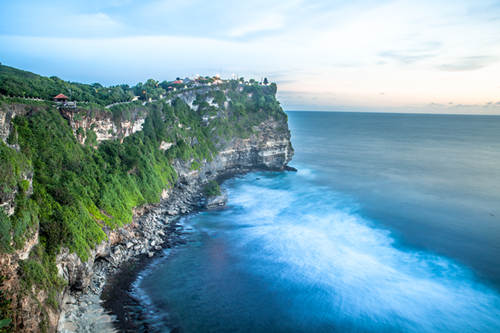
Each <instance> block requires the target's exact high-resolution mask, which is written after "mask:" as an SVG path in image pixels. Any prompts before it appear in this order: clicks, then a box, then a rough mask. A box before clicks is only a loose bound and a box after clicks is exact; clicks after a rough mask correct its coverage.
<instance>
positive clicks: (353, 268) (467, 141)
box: [132, 112, 500, 332]
mask: <svg viewBox="0 0 500 333" xmlns="http://www.w3.org/2000/svg"><path fill="white" fill-rule="evenodd" d="M288 115H289V125H290V128H291V132H292V143H293V146H294V148H295V156H294V159H293V160H292V162H291V163H290V165H292V166H294V167H296V168H297V169H298V172H296V173H295V172H255V173H250V174H247V175H245V176H241V177H236V178H233V179H229V180H227V181H225V182H224V184H223V185H222V187H223V188H224V190H225V191H227V193H228V196H229V201H228V205H227V207H226V208H225V209H222V210H212V211H205V212H200V213H197V214H192V215H189V216H187V217H184V218H182V220H181V221H180V225H181V226H182V228H183V238H184V239H185V244H182V245H179V246H176V247H174V248H172V249H168V250H166V251H167V252H166V253H165V254H166V255H165V256H164V257H162V258H159V259H156V260H154V261H153V262H152V263H151V264H150V265H148V267H147V268H146V269H145V270H144V271H142V272H141V273H140V274H139V277H138V279H137V280H136V282H135V283H134V285H133V290H132V293H133V294H134V296H135V297H137V298H138V299H140V300H141V304H142V307H143V308H144V309H145V311H144V312H145V317H144V320H145V321H146V322H147V323H148V325H149V327H150V329H151V330H153V331H159V332H169V331H172V330H173V331H182V332H437V331H439V332H499V331H500V117H495V116H458V115H414V114H382V113H340V112H328V113H327V112H288Z"/></svg>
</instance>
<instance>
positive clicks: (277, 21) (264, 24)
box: [228, 14, 285, 37]
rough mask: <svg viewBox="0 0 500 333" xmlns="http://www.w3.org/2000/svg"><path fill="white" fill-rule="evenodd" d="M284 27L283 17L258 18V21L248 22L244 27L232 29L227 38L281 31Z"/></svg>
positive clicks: (277, 15) (276, 15)
mask: <svg viewBox="0 0 500 333" xmlns="http://www.w3.org/2000/svg"><path fill="white" fill-rule="evenodd" d="M284 26H285V18H284V17H283V15H279V14H271V15H267V16H265V17H262V18H260V19H259V20H258V21H254V22H250V23H247V24H244V25H240V26H237V27H235V28H232V29H231V30H230V31H229V33H228V36H230V37H244V36H247V35H250V34H255V33H258V32H264V31H267V32H269V31H274V30H278V29H281V28H283V27H284Z"/></svg>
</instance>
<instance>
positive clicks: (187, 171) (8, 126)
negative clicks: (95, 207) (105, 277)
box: [0, 88, 293, 332]
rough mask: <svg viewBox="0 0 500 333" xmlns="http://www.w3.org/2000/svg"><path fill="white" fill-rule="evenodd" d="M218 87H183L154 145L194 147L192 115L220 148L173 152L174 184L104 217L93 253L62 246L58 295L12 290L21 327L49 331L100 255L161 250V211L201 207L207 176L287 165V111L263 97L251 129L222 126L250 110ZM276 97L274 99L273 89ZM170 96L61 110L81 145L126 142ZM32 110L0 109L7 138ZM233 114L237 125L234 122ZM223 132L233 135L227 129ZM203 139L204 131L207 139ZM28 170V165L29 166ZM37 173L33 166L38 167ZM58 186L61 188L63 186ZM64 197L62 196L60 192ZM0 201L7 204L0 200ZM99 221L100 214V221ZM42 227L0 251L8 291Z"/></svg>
mask: <svg viewBox="0 0 500 333" xmlns="http://www.w3.org/2000/svg"><path fill="white" fill-rule="evenodd" d="M217 89H218V91H219V92H222V94H223V98H221V96H220V95H219V96H218V101H217V102H215V99H214V97H213V95H214V93H213V89H212V90H210V89H205V90H204V91H201V92H198V93H193V92H192V91H188V92H186V93H185V94H183V93H181V94H178V95H177V96H176V97H179V100H181V101H183V102H184V103H185V104H186V105H188V107H189V108H187V109H185V110H184V109H182V108H184V106H182V108H181V109H182V110H183V111H182V112H181V113H180V115H179V114H173V113H167V112H163V113H162V117H163V118H162V119H160V120H161V121H165V122H166V123H167V122H168V124H169V125H168V127H167V129H166V130H167V131H169V132H171V133H173V134H171V135H169V136H166V137H165V138H164V139H162V140H161V141H158V145H157V146H156V147H157V148H156V149H158V150H159V151H161V152H162V153H163V154H167V153H168V152H169V151H170V150H173V149H175V148H176V147H178V146H179V145H187V146H188V147H196V146H197V144H198V142H199V141H200V140H201V138H200V137H199V136H198V135H200V134H197V132H195V131H194V129H191V125H189V123H188V121H189V119H197V120H195V121H197V122H199V123H200V124H202V125H200V126H202V127H198V131H199V128H205V130H204V132H203V133H211V134H210V137H209V138H208V139H209V140H211V141H212V142H213V145H214V146H215V147H216V153H215V154H213V155H212V156H210V158H206V157H203V158H201V157H199V156H200V155H198V157H194V156H191V157H187V158H185V157H179V156H178V155H173V156H174V157H173V159H172V160H171V163H172V166H173V168H174V170H175V173H176V175H177V177H176V180H175V183H173V184H171V186H167V187H165V188H164V189H163V191H162V193H161V201H160V203H156V204H146V205H142V206H140V207H136V208H135V209H134V218H133V221H132V223H129V224H126V225H125V226H123V227H121V228H110V227H108V226H105V225H104V223H103V228H102V229H103V231H104V232H105V233H106V239H105V240H104V241H102V242H100V243H99V244H97V246H95V247H94V248H92V249H91V250H90V252H89V254H88V259H86V260H82V257H81V256H79V255H77V253H75V252H73V251H70V250H69V249H68V248H66V247H64V246H63V247H61V248H60V250H59V252H58V254H57V256H56V258H55V264H56V266H57V271H58V275H59V277H61V278H62V279H63V280H64V281H65V287H64V288H63V291H62V292H59V293H57V294H56V295H53V294H52V295H49V292H47V291H46V290H42V289H39V288H37V287H35V286H32V287H31V290H29V292H28V295H25V296H23V297H22V298H16V297H13V304H15V306H16V310H15V316H14V318H15V328H16V330H19V331H26V332H27V331H37V330H39V329H40V326H39V325H38V322H39V321H41V320H42V319H43V320H44V321H45V322H46V325H45V326H44V327H45V328H46V329H48V330H49V331H55V330H56V327H57V324H58V320H59V314H60V311H61V305H62V304H64V297H67V296H68V295H70V294H71V292H72V291H75V290H78V291H86V290H88V288H89V285H91V279H92V277H93V274H94V271H95V270H96V267H97V266H99V265H102V263H103V262H107V263H110V264H111V265H113V266H118V265H119V264H120V263H121V262H123V261H125V260H128V259H129V258H131V257H133V256H137V255H140V254H148V253H152V251H155V250H158V249H159V248H160V247H159V246H160V245H161V244H162V243H163V242H165V239H166V238H165V233H166V231H165V228H166V226H167V224H168V219H164V218H158V216H172V215H177V214H183V213H187V212H189V211H190V210H192V209H193V208H196V207H201V206H202V202H203V195H202V193H201V190H200V189H201V187H202V186H203V184H205V183H206V182H208V181H209V180H213V179H220V178H222V177H227V176H230V175H232V174H235V173H242V172H248V171H251V170H262V169H263V170H283V169H284V168H285V167H286V165H287V163H288V162H289V161H290V160H291V158H292V156H293V148H292V145H291V142H290V131H289V129H288V124H287V118H286V115H285V114H284V113H283V111H280V110H281V109H280V108H279V104H277V105H278V109H277V111H274V113H273V112H270V111H268V110H266V108H265V104H262V106H259V101H257V102H255V104H252V105H255V108H256V111H255V112H256V113H258V115H259V116H258V118H255V119H259V121H257V122H255V121H254V123H252V124H251V126H250V127H251V128H245V130H248V133H249V134H248V135H240V133H238V132H235V131H234V130H232V132H231V131H230V130H226V132H224V126H227V125H224V124H225V123H228V122H229V125H230V126H234V127H237V126H242V124H245V123H244V121H245V119H247V118H245V117H247V116H245V114H244V113H242V111H241V106H238V104H237V103H236V102H235V103H234V104H231V96H230V94H231V93H233V95H232V97H233V98H236V97H239V96H238V95H234V91H233V92H232V91H231V90H230V89H229V88H227V89H226V90H224V88H217ZM236 91H238V90H236ZM241 98H242V99H241V101H244V99H246V98H252V96H249V95H248V94H246V93H245V94H244V97H241ZM272 98H273V99H274V96H273V97H272ZM172 103H173V101H161V102H159V104H154V105H151V106H145V107H144V106H143V105H141V104H133V105H130V106H129V107H127V109H126V110H125V111H126V114H125V116H124V112H121V113H120V114H119V116H117V113H116V112H115V113H113V110H111V111H109V112H108V111H107V110H102V109H101V110H66V109H61V110H59V112H60V113H61V114H62V116H63V117H64V118H65V119H66V121H67V122H68V123H69V125H70V127H71V131H72V132H73V135H74V137H75V138H76V139H77V141H78V142H79V143H80V144H82V145H84V144H87V145H90V146H92V147H94V148H97V147H98V146H99V144H100V143H102V142H105V141H109V140H115V141H118V142H123V140H124V139H125V138H127V137H128V136H131V135H132V134H134V133H137V132H140V131H141V130H143V129H144V127H145V126H152V125H151V121H150V122H149V125H148V120H147V119H148V117H149V116H150V112H151V111H150V110H154V108H156V107H159V108H161V107H162V105H163V106H164V107H166V106H165V105H170V104H172ZM252 103H253V102H252ZM274 105H276V104H274ZM33 112H34V113H36V112H37V108H34V107H31V106H22V105H17V106H9V107H5V106H4V107H3V108H0V135H1V138H2V140H3V141H4V142H7V138H8V137H9V136H11V133H12V123H11V120H12V119H13V118H14V117H15V116H16V115H20V116H29V114H30V113H33ZM169 117H173V118H169ZM156 121H159V120H156ZM233 121H234V124H233V123H231V122H233ZM224 122H225V123H224ZM221 124H222V125H221ZM223 125H224V126H223ZM203 126H204V127H203ZM92 133H94V134H95V136H94V135H92ZM224 133H233V134H232V135H229V136H228V135H227V134H226V135H224ZM203 135H205V134H203ZM206 139H207V138H206V137H205V138H204V140H206ZM73 140H74V139H73ZM89 140H91V142H89ZM9 147H11V149H14V150H15V149H19V146H18V145H17V143H16V144H12V145H10V146H9ZM189 149H191V148H189ZM28 170H31V169H30V168H28ZM135 170H136V169H135V167H132V168H131V169H130V170H129V171H127V172H128V173H129V174H134V172H136V171H135ZM34 172H35V173H36V169H35V170H34ZM23 177H24V178H25V179H29V191H28V192H29V193H27V195H28V196H29V195H31V192H32V186H31V179H32V177H33V173H32V172H31V173H26V174H23ZM55 193H56V194H58V192H55ZM14 196H15V193H14V195H13V196H12V197H10V199H9V203H8V205H9V207H10V208H9V209H10V210H11V211H12V210H13V209H14V207H13V202H14V201H13V197H14ZM61 196H62V197H63V198H65V197H64V195H63V194H61ZM0 204H5V203H3V202H0ZM151 212H155V214H156V215H154V216H156V217H154V218H153V217H151V215H150V213H151ZM101 214H102V215H104V216H105V215H106V214H107V213H106V212H105V211H104V210H103V209H101ZM148 216H150V217H148ZM101 222H102V221H99V223H101ZM37 228H38V225H35V227H34V228H33V232H32V233H31V234H30V235H28V236H27V237H26V242H25V243H24V246H23V247H22V248H21V249H18V250H15V251H14V252H11V253H9V254H3V255H1V256H0V265H1V266H2V268H3V270H2V274H3V275H6V276H9V277H10V279H9V283H8V284H6V285H5V286H4V289H7V291H9V290H10V291H11V293H12V292H14V293H15V291H16V283H19V281H18V280H19V277H18V276H17V274H16V272H15V270H16V269H17V268H16V267H18V263H19V262H21V261H23V260H24V259H26V258H27V257H28V256H29V255H30V252H33V251H32V249H33V248H34V247H36V244H37V243H38V242H39V239H38V229H37ZM14 296H15V295H14ZM30 297H31V298H30ZM49 299H51V301H50V302H48V300H49ZM49 303H50V304H49ZM47 304H48V305H47ZM63 317H64V318H63V321H66V322H68V320H69V319H68V317H67V316H63ZM70 327H71V325H70ZM65 328H68V326H66V327H65Z"/></svg>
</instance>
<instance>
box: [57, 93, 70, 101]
mask: <svg viewBox="0 0 500 333" xmlns="http://www.w3.org/2000/svg"><path fill="white" fill-rule="evenodd" d="M67 100H68V96H66V95H63V94H59V95H57V96H55V97H54V101H56V102H64V101H67Z"/></svg>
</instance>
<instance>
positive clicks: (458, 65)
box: [437, 56, 500, 71]
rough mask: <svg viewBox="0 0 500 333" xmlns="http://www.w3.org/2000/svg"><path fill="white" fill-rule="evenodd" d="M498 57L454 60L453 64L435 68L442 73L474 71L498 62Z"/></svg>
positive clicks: (470, 57)
mask: <svg viewBox="0 0 500 333" xmlns="http://www.w3.org/2000/svg"><path fill="white" fill-rule="evenodd" d="M499 59H500V58H499V56H469V57H460V58H457V59H454V61H453V62H450V63H446V64H441V65H439V66H437V67H438V68H439V69H440V70H443V71H474V70H477V69H480V68H484V67H486V66H488V65H491V64H493V63H495V62H497V61H498V60H499Z"/></svg>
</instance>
